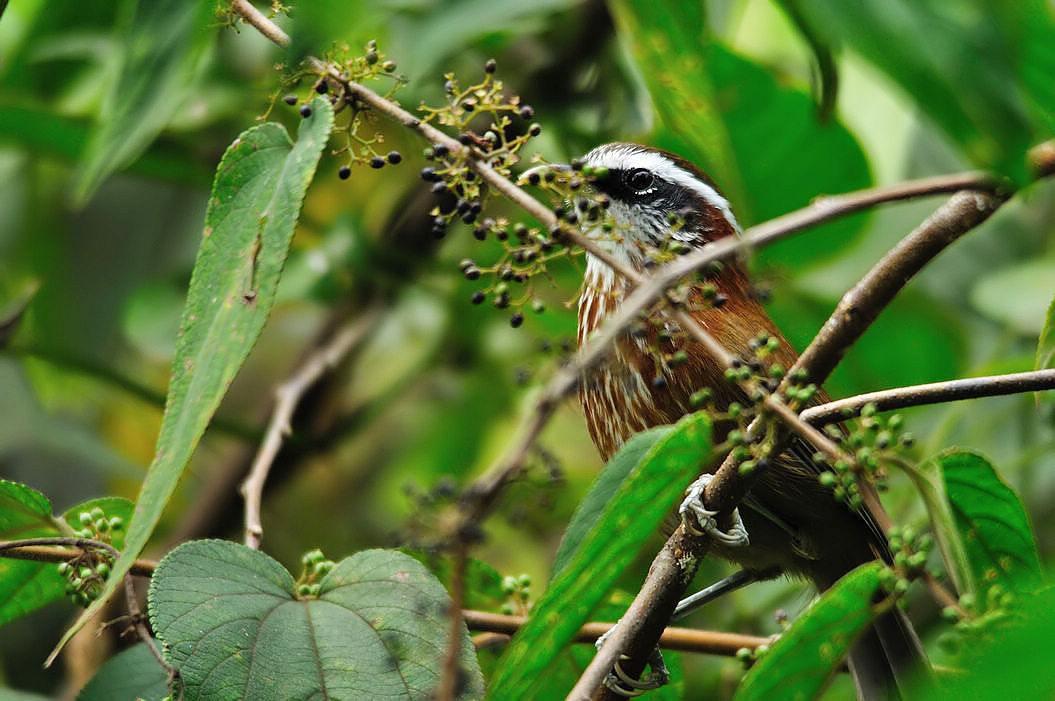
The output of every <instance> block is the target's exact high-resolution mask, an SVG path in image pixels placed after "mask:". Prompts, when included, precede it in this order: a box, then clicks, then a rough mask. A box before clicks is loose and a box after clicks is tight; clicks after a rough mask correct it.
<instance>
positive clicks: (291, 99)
mask: <svg viewBox="0 0 1055 701" xmlns="http://www.w3.org/2000/svg"><path fill="white" fill-rule="evenodd" d="M282 101H283V102H285V103H286V104H287V105H290V106H292V105H295V104H297V96H296V95H292V94H290V95H286V96H285V97H284V98H282Z"/></svg>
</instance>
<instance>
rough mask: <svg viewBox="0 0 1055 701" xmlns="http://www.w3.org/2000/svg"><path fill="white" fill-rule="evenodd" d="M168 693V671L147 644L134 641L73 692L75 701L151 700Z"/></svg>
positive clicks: (160, 697)
mask: <svg viewBox="0 0 1055 701" xmlns="http://www.w3.org/2000/svg"><path fill="white" fill-rule="evenodd" d="M168 694H169V688H168V673H167V672H166V671H165V668H164V667H162V666H161V665H160V664H158V661H157V660H155V659H154V655H153V654H151V652H150V650H149V649H147V646H146V645H145V644H144V643H138V644H136V645H133V646H132V647H130V648H127V649H125V650H122V651H121V652H119V653H117V654H116V655H114V656H113V657H112V658H110V659H109V660H108V661H107V663H106V664H105V665H103V666H102V668H101V669H100V670H99V671H98V672H96V673H95V676H94V677H92V680H91V681H90V682H88V683H87V684H86V685H85V686H84V688H83V689H81V691H80V693H79V694H77V701H115V700H117V699H149V700H151V701H152V700H153V699H162V698H165V697H166V696H168Z"/></svg>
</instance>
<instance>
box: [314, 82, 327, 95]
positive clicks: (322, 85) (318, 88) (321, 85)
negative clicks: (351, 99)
mask: <svg viewBox="0 0 1055 701" xmlns="http://www.w3.org/2000/svg"><path fill="white" fill-rule="evenodd" d="M329 89H330V86H329V85H327V83H326V81H325V80H320V81H319V82H318V83H315V92H317V93H319V94H320V95H325V94H326V93H327V91H329Z"/></svg>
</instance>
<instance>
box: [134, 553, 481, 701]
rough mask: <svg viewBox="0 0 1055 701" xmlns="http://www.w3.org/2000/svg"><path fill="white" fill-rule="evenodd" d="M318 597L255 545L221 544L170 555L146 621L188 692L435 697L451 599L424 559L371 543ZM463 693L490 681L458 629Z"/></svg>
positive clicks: (201, 695) (203, 695) (206, 695)
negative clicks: (305, 593) (299, 587)
mask: <svg viewBox="0 0 1055 701" xmlns="http://www.w3.org/2000/svg"><path fill="white" fill-rule="evenodd" d="M320 584H321V589H320V592H319V594H318V596H317V597H315V596H309V597H305V598H298V597H297V596H296V594H295V593H294V589H295V582H294V580H293V577H292V576H291V575H290V574H289V572H287V571H286V570H285V568H283V567H282V565H280V564H279V563H277V562H275V561H274V560H273V559H271V558H270V557H268V556H267V555H265V554H264V553H261V552H259V551H257V550H251V549H249V548H247V547H245V546H242V545H238V544H236V543H231V542H229V541H222V540H208V541H194V542H191V543H186V544H184V545H181V546H180V547H178V548H176V549H175V550H173V551H172V552H171V553H169V554H168V555H167V556H166V557H165V559H163V560H162V561H161V563H160V564H159V565H158V568H157V570H156V571H155V573H154V577H153V579H152V581H151V585H150V593H149V597H148V598H149V610H150V620H151V624H152V625H153V628H154V630H155V631H156V633H157V637H158V640H159V641H160V642H161V643H162V644H163V645H164V650H165V656H166V658H167V660H168V661H169V662H170V663H171V664H172V665H174V666H175V667H177V668H178V669H179V670H180V678H181V680H182V682H183V684H184V690H185V694H186V695H185V698H187V699H260V698H269V699H280V698H314V697H316V696H317V697H322V698H349V699H353V698H397V699H429V698H433V694H434V692H435V691H436V687H437V684H438V682H439V681H440V679H441V676H442V674H443V669H444V661H445V659H446V655H447V648H448V644H447V641H448V636H449V634H450V622H449V620H448V612H449V610H450V606H451V602H450V599H449V598H448V597H447V593H446V592H445V591H444V589H443V587H442V586H441V585H440V583H439V582H438V581H437V580H436V578H435V577H433V576H432V575H431V574H430V573H429V571H428V570H427V569H425V567H424V566H423V565H422V564H421V563H419V562H418V561H417V560H414V559H413V558H411V557H409V556H408V555H404V554H402V553H398V552H393V551H386V550H367V551H363V552H360V553H357V554H355V555H353V556H351V557H349V558H346V559H344V560H342V561H341V562H340V563H338V564H337V566H336V567H334V569H333V570H332V571H331V572H329V573H328V574H327V575H326V576H325V577H324V578H323V579H322V581H321V582H320ZM461 636H462V641H461V656H460V659H459V664H460V670H459V672H460V675H461V677H460V678H461V680H462V683H461V686H460V688H459V693H458V698H464V699H470V698H478V697H479V696H481V695H482V693H483V678H482V676H481V675H480V671H479V667H478V666H477V663H476V658H475V653H474V651H473V647H472V642H471V641H470V639H469V634H468V631H467V630H465V628H464V627H463V628H462V631H461Z"/></svg>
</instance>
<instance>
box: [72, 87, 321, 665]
mask: <svg viewBox="0 0 1055 701" xmlns="http://www.w3.org/2000/svg"><path fill="white" fill-rule="evenodd" d="M311 108H312V114H311V116H310V117H308V118H307V119H304V120H303V121H302V122H301V125H300V129H299V131H298V133H297V142H296V143H295V144H294V143H292V142H291V141H290V139H289V136H288V135H287V134H286V130H285V129H283V128H282V127H281V126H279V125H277V124H274V123H269V124H264V125H261V126H259V127H253V128H252V129H250V130H248V131H246V132H244V133H243V134H242V135H241V136H240V137H238V138H237V139H236V140H235V142H234V143H233V144H232V145H231V147H230V148H229V149H228V150H227V153H226V154H225V155H224V158H223V160H222V161H221V162H220V165H219V167H218V168H217V171H216V181H215V182H214V183H213V191H212V197H211V198H210V200H209V211H208V212H207V213H206V215H205V231H204V233H203V234H202V244H201V248H200V249H199V251H198V259H197V262H196V263H195V265H194V274H193V276H192V277H191V282H190V291H189V293H188V296H187V304H186V306H185V307H184V313H183V321H182V322H181V325H180V337H179V343H178V345H177V348H176V357H175V360H174V361H173V365H172V380H171V384H170V385H169V394H168V400H167V401H166V404H165V419H164V423H163V424H162V427H161V435H160V436H159V437H158V443H157V454H156V457H155V459H154V462H153V463H152V464H151V466H150V470H149V471H148V473H147V476H146V479H145V480H144V481H143V486H142V488H141V489H140V493H139V498H138V500H137V501H136V511H135V515H134V516H133V518H132V521H131V523H130V524H129V525H128V532H127V536H126V548H125V550H124V551H123V552H122V553H121V556H120V557H119V558H118V560H117V562H116V563H114V566H113V571H112V575H111V577H110V578H109V579H108V580H107V582H106V586H105V588H104V589H103V593H102V594H101V595H100V596H99V598H98V599H96V601H95V602H93V604H92V605H91V606H90V607H89V608H88V610H87V611H85V612H84V614H82V615H81V617H80V618H79V619H78V621H77V623H75V624H74V626H73V627H71V628H70V629H69V630H68V631H67V632H66V634H65V635H64V636H63V638H62V640H61V641H60V642H59V645H58V646H57V647H56V649H55V652H53V653H52V657H54V654H56V653H57V652H58V650H60V649H61V648H62V646H63V645H65V644H66V642H67V641H68V640H69V638H70V637H71V636H72V635H73V634H74V633H75V632H76V631H77V630H78V629H79V628H80V627H81V626H82V625H84V623H85V622H86V621H87V620H88V619H89V618H90V617H91V616H92V615H94V614H95V612H96V611H97V610H98V609H99V607H101V606H102V603H103V602H104V601H105V600H106V599H107V597H109V595H110V594H111V593H112V592H113V591H114V590H115V589H116V588H117V585H118V584H119V583H120V581H121V578H122V577H123V576H124V574H125V572H127V571H128V568H129V567H131V565H132V561H133V560H135V558H136V557H137V556H138V555H139V553H140V552H141V551H142V549H143V547H144V546H145V545H146V542H147V540H148V539H149V537H150V534H151V533H153V531H154V527H155V526H156V525H157V522H158V519H160V518H161V512H162V510H163V509H164V508H165V504H166V502H167V501H168V499H169V496H170V495H171V494H172V491H173V490H174V489H175V488H176V483H177V481H179V477H180V475H181V474H182V473H183V469H184V467H186V465H187V461H188V460H190V456H191V453H193V452H194V448H195V447H196V446H197V444H198V441H199V440H200V439H201V435H202V433H203V432H204V431H205V427H206V425H208V423H209V420H210V419H211V418H212V415H213V413H214V412H215V411H216V407H217V406H219V404H220V399H222V398H223V395H224V394H225V393H226V392H227V388H228V386H230V383H231V380H232V379H234V376H235V374H236V373H237V372H238V369H239V368H240V367H241V366H242V363H243V362H244V361H245V358H246V356H247V355H249V351H250V349H251V348H252V347H253V344H254V343H256V339H257V337H258V336H259V335H260V331H261V329H263V327H264V322H265V321H266V320H267V316H268V312H270V310H271V304H272V302H273V300H274V295H275V289H276V287H277V286H278V279H279V276H280V275H281V272H282V265H283V263H284V262H285V260H286V255H287V252H288V249H289V244H290V240H291V239H292V237H293V228H294V225H295V224H296V221H297V217H298V216H299V214H300V205H301V202H302V201H303V199H304V192H305V190H306V189H307V187H308V183H309V182H311V179H312V177H313V176H314V174H315V167H316V165H317V164H318V161H319V157H320V156H321V155H322V149H323V147H324V146H325V145H326V141H327V139H328V138H329V135H330V129H331V128H332V127H333V108H332V107H331V105H330V103H329V101H328V100H326V99H324V98H321V97H318V98H315V99H314V100H313V101H312V103H311Z"/></svg>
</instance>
